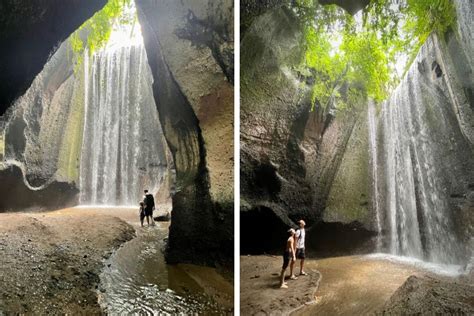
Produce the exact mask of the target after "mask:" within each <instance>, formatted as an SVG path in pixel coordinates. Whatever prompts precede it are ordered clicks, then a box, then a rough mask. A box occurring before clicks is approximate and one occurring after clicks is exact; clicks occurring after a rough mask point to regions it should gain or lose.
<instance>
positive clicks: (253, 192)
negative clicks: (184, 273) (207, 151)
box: [240, 0, 474, 315]
mask: <svg viewBox="0 0 474 316" xmlns="http://www.w3.org/2000/svg"><path fill="white" fill-rule="evenodd" d="M311 3H312V4H308V3H303V2H294V3H287V2H285V1H265V2H262V3H257V2H255V1H244V3H243V8H244V10H243V14H242V21H243V22H244V23H243V26H242V29H241V31H242V33H241V99H242V105H241V112H242V113H241V209H240V213H241V227H242V230H241V247H242V252H241V254H242V257H241V265H242V266H243V268H241V274H242V275H243V277H244V278H245V277H248V276H250V274H246V273H247V272H248V273H250V272H249V271H251V270H252V269H251V267H253V265H255V267H257V268H260V265H259V264H258V262H259V258H260V260H263V261H265V262H266V265H267V266H268V265H271V264H270V263H268V262H267V260H266V259H265V256H262V255H264V254H268V253H271V254H278V255H280V253H281V251H282V249H283V248H282V247H283V245H284V240H285V232H286V230H287V229H288V228H290V227H292V228H295V229H296V228H297V227H298V225H297V222H298V221H299V220H300V219H304V220H305V221H306V231H307V237H306V248H305V250H306V262H307V263H306V264H307V265H308V268H307V269H306V270H307V271H308V270H309V269H314V270H310V271H313V272H315V271H316V269H317V270H318V271H319V274H317V273H314V275H313V274H311V277H312V278H313V279H312V280H311V281H306V280H305V281H301V282H303V283H302V284H301V285H300V286H301V287H305V286H307V283H308V284H309V283H311V282H316V281H314V280H318V281H317V282H323V283H318V284H319V289H317V290H316V289H314V293H313V294H312V295H314V297H316V299H314V298H312V296H308V300H307V301H305V300H304V299H299V302H294V301H292V299H291V298H288V299H283V298H278V297H277V294H275V295H274V296H275V297H273V299H274V300H273V301H272V302H273V303H271V302H266V303H265V302H263V300H264V299H263V296H262V295H268V296H270V293H267V294H259V292H257V291H256V292H251V290H250V288H248V289H247V290H248V291H250V292H249V293H247V294H248V295H247V296H246V298H244V300H243V302H242V304H243V306H244V307H243V310H245V311H246V312H248V313H253V312H254V311H255V308H257V309H259V308H261V309H262V310H265V311H267V312H268V311H270V310H272V311H274V310H275V308H276V309H277V310H280V311H281V312H283V313H284V312H288V307H287V306H286V305H285V303H286V304H287V305H291V306H297V305H298V304H300V305H302V304H304V303H307V304H309V303H310V302H311V304H314V307H308V308H302V309H301V310H302V311H301V312H300V311H298V312H295V314H297V315H299V314H302V315H311V314H316V313H322V314H325V313H327V314H333V313H335V314H339V313H342V314H344V312H343V311H346V312H349V311H351V312H352V313H362V314H365V313H369V312H374V311H377V312H382V310H383V308H386V309H385V310H384V312H388V313H390V312H395V313H398V312H409V313H410V312H413V313H417V312H420V313H430V312H433V313H434V312H441V313H443V312H444V313H449V312H450V311H451V312H453V311H454V310H458V311H462V312H461V313H466V312H467V311H472V308H473V306H472V304H471V305H469V304H468V303H466V302H467V301H463V302H464V303H465V304H467V305H462V304H464V303H461V301H462V300H463V299H461V298H459V300H458V301H456V299H453V301H450V302H451V303H448V301H449V300H450V299H451V298H450V294H446V293H445V294H446V296H441V298H440V300H439V301H437V300H435V299H434V300H432V301H430V298H429V294H426V293H429V291H430V290H432V291H437V290H435V289H434V288H431V286H434V285H433V284H432V283H430V282H431V281H426V280H427V279H428V280H431V279H430V278H434V279H437V278H439V275H443V276H446V275H449V276H450V277H452V278H453V279H452V280H455V281H452V282H460V283H462V284H465V283H466V282H467V283H469V282H470V281H469V280H471V279H472V266H473V264H474V262H473V258H474V257H473V256H474V253H473V249H474V244H473V242H474V230H473V227H474V223H473V216H472V214H473V211H474V190H473V183H474V159H473V157H474V147H473V145H474V143H473V135H474V134H473V133H474V116H473V114H474V113H473V111H474V107H473V99H472V91H473V88H474V80H473V79H474V78H473V64H472V54H473V51H474V47H473V41H472V34H473V31H474V30H473V26H472V18H473V12H474V11H473V10H474V7H473V4H472V2H471V1H464V0H456V1H452V2H449V3H450V4H449V5H451V6H452V8H453V12H454V13H453V14H454V15H455V19H454V21H455V22H453V24H451V26H450V27H448V28H447V29H446V30H444V31H443V32H438V31H432V30H431V31H430V32H428V33H427V35H426V39H424V40H423V43H422V45H420V46H419V47H418V48H417V50H416V51H414V52H413V55H412V56H411V57H408V58H407V56H406V54H407V51H405V52H403V53H400V55H395V56H397V57H395V61H394V63H393V64H392V66H390V67H386V66H384V64H383V63H387V60H389V58H393V55H389V54H392V53H389V51H384V49H386V50H388V49H389V47H390V46H389V45H390V44H389V43H390V39H391V37H390V36H394V35H393V33H391V35H390V34H387V35H386V36H387V37H386V38H385V42H384V35H385V34H384V33H383V32H384V31H385V29H384V28H383V27H387V28H388V29H389V28H390V25H392V26H393V25H395V24H394V23H396V22H394V21H393V20H392V21H386V22H387V23H386V24H383V22H381V21H383V19H384V18H383V17H381V16H383V14H386V12H390V10H395V11H396V10H397V9H396V7H397V5H392V6H391V7H390V8H385V9H380V8H383V4H380V3H378V4H377V3H376V2H373V3H372V2H371V3H370V4H369V3H368V2H367V3H362V2H360V1H357V5H359V7H358V9H354V10H353V11H352V9H351V8H350V6H351V5H354V6H357V5H356V3H355V2H354V3H352V4H351V5H350V4H349V2H348V1H338V2H337V3H336V4H337V5H338V6H339V8H337V7H336V6H330V5H329V6H326V5H328V4H329V3H326V1H319V4H316V3H315V2H311ZM443 3H444V2H443ZM446 3H447V2H446ZM446 3H445V4H442V5H446ZM378 5H380V7H377V6H378ZM403 5H405V7H404V10H405V11H402V12H398V11H396V13H395V14H394V16H393V19H395V21H397V22H398V23H402V22H400V21H402V20H403V19H404V18H406V17H403V14H406V12H410V11H409V10H410V8H411V7H410V6H413V7H416V5H418V4H416V3H415V2H410V1H407V2H403V4H401V6H403ZM423 5H424V4H422V3H420V4H419V6H420V7H422V6H423ZM427 6H428V7H430V8H431V9H433V8H434V7H435V6H436V5H434V4H433V5H430V4H427ZM341 8H342V9H344V11H343V10H341ZM374 8H379V9H380V10H381V11H377V9H374ZM371 10H374V11H371ZM383 10H387V11H383ZM420 10H421V9H420ZM433 10H434V9H433ZM449 10H450V9H448V7H444V11H443V12H445V13H446V12H448V11H449ZM315 12H316V13H315ZM374 12H376V13H374ZM384 12H385V13H384ZM418 12H421V11H418ZM439 12H440V11H438V13H439ZM312 14H316V15H312ZM318 14H319V15H318ZM377 14H379V15H380V16H377ZM420 14H421V13H420ZM374 16H375V17H374ZM377 18H378V19H377ZM444 18H446V17H444ZM345 19H347V20H345ZM407 19H408V18H407ZM423 19H424V17H423V16H420V17H419V21H422V20H423ZM307 21H310V22H307ZM334 21H337V22H336V23H335V22H334ZM344 21H350V22H347V23H348V24H347V25H346V26H345V27H340V25H341V24H342V25H344V23H346V22H344ZM331 23H333V24H331ZM337 23H340V24H337ZM351 23H352V24H351ZM371 23H372V24H371ZM377 23H380V24H377ZM412 23H414V24H416V23H417V22H412ZM440 23H443V22H440ZM308 25H309V26H308ZM354 25H355V26H354ZM381 25H382V27H381V29H377V27H380V26H381ZM313 28H314V29H316V31H314V32H313ZM371 28H374V29H376V30H377V31H375V34H376V35H372V34H373V33H371ZM348 30H349V31H348ZM318 31H319V32H320V33H318ZM324 32H327V33H324ZM338 32H340V33H338ZM377 32H378V33H377ZM399 32H400V34H403V35H400V36H401V37H402V36H409V35H406V33H404V32H408V31H407V28H406V27H405V26H403V24H401V26H400V24H399ZM321 33H322V34H323V35H321ZM326 34H327V35H326ZM395 34H396V33H395ZM324 36H327V38H325V37H324ZM359 36H360V37H359ZM377 36H379V37H382V39H381V40H380V38H379V37H377ZM395 36H398V35H395ZM387 38H388V39H387ZM405 39H406V38H405ZM325 40H326V42H325ZM402 40H403V39H402ZM325 45H326V46H325ZM365 45H368V46H365ZM378 45H380V47H379V46H378ZM312 49H314V52H315V53H313V51H312ZM395 49H398V48H395ZM312 54H314V55H312ZM351 54H352V55H351ZM393 54H396V53H393ZM404 54H405V55H404ZM381 56H382V58H381ZM383 56H386V57H383ZM390 56H392V57H390ZM344 58H346V59H344ZM351 58H354V59H351ZM380 58H381V59H380ZM384 58H386V59H384ZM397 58H398V60H397ZM341 60H342V62H341ZM379 60H380V61H379ZM378 62H380V63H379V64H378ZM338 63H340V64H338ZM403 63H406V65H405V66H402V64H403ZM338 67H339V68H338ZM384 76H385V77H384ZM384 78H386V79H384ZM389 78H392V79H389ZM393 78H398V79H393ZM370 80H373V82H371V81H370ZM383 80H387V81H388V84H387V85H386V86H385V87H384V88H382V89H379V87H378V86H377V84H378V83H377V82H379V81H383ZM391 80H393V81H391ZM393 82H395V83H396V85H394V84H393ZM354 91H359V92H357V93H360V94H357V93H354ZM361 91H362V92H361ZM385 91H388V92H389V93H387V94H385ZM325 93H326V94H325ZM364 93H365V97H361V95H364ZM250 231H251V232H252V233H251V234H249V233H248V232H250ZM246 255H249V257H244V256H246ZM251 255H255V257H253V256H251ZM352 260H354V261H355V262H354V263H353V264H356V265H358V264H361V266H360V267H358V268H355V267H354V268H352V266H346V262H348V261H352ZM365 260H368V261H365ZM370 260H375V261H370ZM367 262H371V263H367ZM372 262H376V263H374V264H377V265H380V267H382V266H385V269H388V270H387V271H389V270H390V269H394V270H393V277H394V278H396V277H397V278H398V277H400V279H398V280H397V281H394V280H392V281H390V282H394V283H390V284H397V283H396V282H400V283H398V286H399V287H400V289H399V290H397V292H396V293H394V292H395V289H396V288H394V289H393V290H392V292H387V293H385V291H387V288H383V286H382V285H381V284H380V291H381V292H380V293H379V294H378V295H377V294H376V293H375V292H373V293H372V292H371V291H370V290H364V289H359V290H357V291H359V292H361V293H360V297H357V295H359V294H355V290H354V289H355V288H354V286H355V283H352V279H354V282H356V281H355V279H356V278H357V276H356V275H355V274H353V273H360V274H363V273H364V272H363V271H365V270H364V269H365V268H367V267H368V266H369V265H372ZM397 262H398V264H399V266H398V267H396V264H395V266H390V265H392V264H393V263H397ZM297 265H298V264H297ZM271 266H272V267H273V268H274V269H276V268H277V267H276V264H274V265H271ZM319 267H321V270H320V268H319ZM401 267H416V268H415V270H412V272H411V273H412V275H416V277H414V276H413V279H409V281H407V283H406V284H403V282H405V280H406V278H407V276H409V274H404V273H405V272H403V273H401V274H400V275H399V273H400V270H397V269H398V268H401ZM339 268H340V269H341V271H340V274H339V275H340V278H337V273H336V271H338V270H337V269H339ZM262 269H263V268H262ZM295 269H296V268H295ZM358 269H360V271H359V270H358ZM370 269H373V272H374V273H373V274H374V276H373V278H374V279H373V282H374V283H373V286H374V288H377V286H378V285H376V284H377V282H378V281H377V280H378V279H377V278H378V277H381V278H382V279H381V282H382V283H383V274H382V275H380V276H379V275H378V273H379V272H378V271H379V270H378V267H375V266H371V268H370ZM382 269H383V268H382ZM410 269H411V268H410ZM353 270H354V272H353V273H351V272H350V271H353ZM355 270H357V272H356V271H355ZM297 271H299V270H297ZM390 271H391V270H390ZM423 271H424V272H423ZM427 271H429V272H427ZM261 273H263V272H261ZM325 273H327V278H328V279H327V280H328V281H326V282H329V283H324V282H325V277H326V276H325ZM388 273H390V272H388ZM406 273H410V272H406ZM423 273H428V274H429V275H430V276H429V277H427V276H426V275H423ZM430 273H432V274H430ZM252 275H253V274H252ZM342 275H345V277H342ZM422 275H423V276H422ZM300 278H301V277H300ZM425 278H427V279H425ZM387 279H388V277H387ZM321 280H322V281H321ZM364 280H365V279H364ZM460 280H461V281H460ZM275 282H276V281H275ZM290 282H291V281H289V282H288V286H289V287H291V284H292V283H290ZM294 282H295V281H294ZM298 282H300V281H299V280H298V281H296V283H298ZM332 282H335V283H334V284H333V283H332ZM357 282H358V281H357ZM364 282H365V281H364ZM387 282H389V281H387ZM411 282H413V283H411ZM449 284H451V283H449ZM449 284H448V283H447V284H445V285H444V286H446V287H449V286H450V285H449ZM345 285H347V288H345V287H344V286H345ZM402 285H403V286H402ZM248 286H250V284H247V283H246V282H244V283H243V287H244V288H247V287H248ZM460 287H461V288H462V286H460ZM315 288H317V287H315ZM382 288H383V290H382ZM467 288H469V287H466V288H465V289H467ZM258 289H259V290H258V291H265V290H264V289H263V288H258ZM344 291H348V292H347V293H346V292H344ZM375 291H377V290H375ZM410 291H413V292H410ZM423 291H426V292H423ZM362 292H364V293H365V294H362ZM368 292H370V293H368ZM264 293H266V292H264ZM311 293H312V292H311ZM415 293H416V294H415ZM421 293H423V294H421ZM451 293H454V292H451ZM392 294H393V296H392ZM425 294H426V296H424V295H425ZM339 295H340V297H339ZM345 295H346V296H345ZM351 295H352V296H351ZM371 295H373V296H371ZM412 295H420V296H419V298H420V299H419V301H417V302H415V301H414V300H413V297H414V296H412ZM453 295H454V294H453ZM458 295H460V296H459V297H471V298H472V296H469V295H468V294H466V293H465V292H464V294H458ZM466 295H467V296H466ZM338 297H339V298H338ZM362 297H366V300H365V301H364V299H363V298H362ZM311 298H312V299H311ZM382 298H383V299H382ZM389 298H390V302H389ZM266 299H269V298H268V297H267V298H266ZM338 299H340V301H338ZM410 299H412V300H411V302H412V303H410ZM351 300H354V301H353V302H352V301H351ZM384 300H385V301H384ZM445 300H446V301H445ZM376 301H377V302H376ZM282 302H285V303H282ZM349 302H352V303H349ZM428 302H430V303H428ZM454 302H456V303H454ZM384 303H385V304H386V305H384ZM266 304H267V305H266ZM268 304H269V305H270V306H271V304H274V305H273V308H270V309H268V308H269V307H268ZM292 304H296V305H292ZM350 304H352V305H350ZM357 304H359V305H357ZM397 304H398V305H397ZM403 304H404V305H403ZM443 304H445V305H443ZM450 304H452V305H450ZM456 304H458V305H456ZM346 305H347V306H346ZM349 305H350V306H352V307H354V306H355V305H357V306H358V307H357V308H356V309H351V308H350V307H349ZM275 306H276V307H275ZM442 306H444V308H446V309H444V310H443V307H442ZM460 306H463V307H460ZM450 308H451V309H450ZM457 308H459V309H457Z"/></svg>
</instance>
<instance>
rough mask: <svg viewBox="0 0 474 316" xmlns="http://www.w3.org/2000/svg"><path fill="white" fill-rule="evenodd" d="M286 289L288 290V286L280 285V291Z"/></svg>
mask: <svg viewBox="0 0 474 316" xmlns="http://www.w3.org/2000/svg"><path fill="white" fill-rule="evenodd" d="M287 288H288V285H286V284H282V285H280V289H287Z"/></svg>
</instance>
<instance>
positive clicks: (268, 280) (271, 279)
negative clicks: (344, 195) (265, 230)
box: [240, 256, 473, 315]
mask: <svg viewBox="0 0 474 316" xmlns="http://www.w3.org/2000/svg"><path fill="white" fill-rule="evenodd" d="M240 264H241V272H240V273H241V313H242V315H258V314H268V315H288V314H292V315H367V314H374V313H381V312H384V311H385V312H388V313H390V312H391V311H395V314H397V312H398V313H399V312H400V311H401V310H402V309H394V308H393V305H394V304H391V305H389V304H387V302H390V298H391V297H392V296H393V297H397V295H394V293H396V292H397V290H398V289H399V288H400V287H402V286H404V287H406V285H405V284H404V283H405V281H406V280H407V279H408V278H409V277H410V276H416V277H417V278H419V279H422V280H426V279H428V278H433V274H431V273H429V272H426V271H425V270H421V269H419V268H416V267H414V266H411V265H407V264H401V263H396V262H391V261H387V260H383V259H374V258H370V259H369V258H367V257H364V256H346V257H334V258H326V259H318V260H316V259H307V260H306V264H305V267H306V268H305V270H306V271H307V272H310V274H311V276H313V277H314V280H317V281H316V282H312V281H309V279H306V278H305V277H300V278H299V279H298V280H295V281H288V286H289V289H288V290H280V289H278V288H277V286H278V273H279V271H280V269H281V264H282V258H281V257H274V256H242V257H241V258H240ZM298 264H299V262H297V265H298ZM297 265H296V266H297ZM297 271H299V270H297ZM287 274H288V272H287ZM436 279H439V280H440V281H442V282H451V283H453V282H454V280H453V279H451V278H448V277H436ZM442 284H447V283H442ZM453 286H455V287H456V288H457V289H459V291H461V292H460V293H463V295H464V296H465V297H466V299H471V300H472V299H473V296H472V295H469V294H468V293H469V291H468V290H469V286H468V285H465V284H464V285H462V286H459V285H453ZM402 288H403V287H402ZM471 288H472V287H471ZM466 289H467V290H466ZM406 292H407V291H405V293H406ZM425 292H426V290H425ZM428 292H429V291H428ZM438 292H439V291H438ZM451 292H452V293H459V292H455V291H454V292H453V291H451ZM439 293H441V292H439ZM311 295H312V296H311ZM408 295H410V293H408ZM453 295H456V294H453ZM451 296H452V295H451ZM403 298H404V299H405V300H406V295H405V297H403ZM445 299H446V297H440V298H439V299H438V301H440V302H441V304H444V301H445ZM400 300H401V298H397V304H395V306H397V308H399V307H400V306H406V305H402V303H398V302H399V301H400ZM418 305H420V304H418ZM298 307H301V308H299V309H298ZM425 308H426V307H425ZM405 311H406V310H405Z"/></svg>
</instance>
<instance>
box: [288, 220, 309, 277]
mask: <svg viewBox="0 0 474 316" xmlns="http://www.w3.org/2000/svg"><path fill="white" fill-rule="evenodd" d="M298 224H299V226H300V228H299V229H298V230H297V231H296V233H295V240H296V241H295V243H296V259H300V275H306V272H304V259H305V253H304V248H305V247H304V242H305V237H306V231H305V229H304V227H305V225H306V223H305V222H304V220H302V219H301V220H299V221H298ZM293 266H294V264H292V265H291V266H290V274H291V277H290V278H291V279H296V276H295V275H294V274H293Z"/></svg>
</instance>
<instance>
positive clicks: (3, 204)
mask: <svg viewBox="0 0 474 316" xmlns="http://www.w3.org/2000/svg"><path fill="white" fill-rule="evenodd" d="M23 177H24V175H23V171H22V170H21V168H20V167H18V166H16V165H11V166H8V167H5V168H4V169H0V192H1V193H2V198H1V199H0V213H2V212H8V211H20V210H25V209H29V210H45V209H58V208H62V207H64V206H68V205H69V206H72V205H75V204H77V201H78V193H79V191H78V189H77V188H76V187H75V186H74V185H73V184H70V183H67V182H60V181H53V182H51V183H49V184H48V185H47V186H45V187H44V188H42V189H39V190H33V189H32V188H31V187H30V186H27V185H26V184H25V182H24V180H23Z"/></svg>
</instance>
